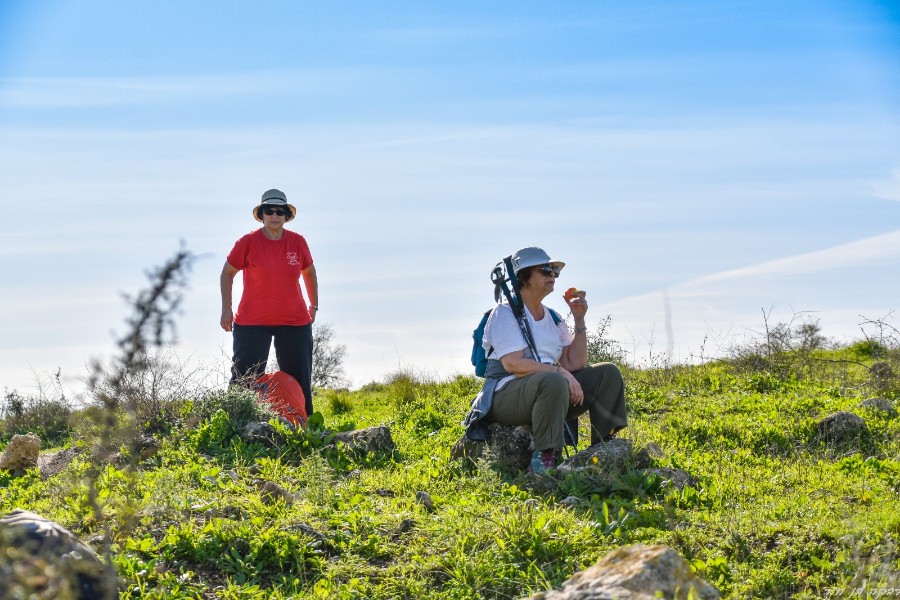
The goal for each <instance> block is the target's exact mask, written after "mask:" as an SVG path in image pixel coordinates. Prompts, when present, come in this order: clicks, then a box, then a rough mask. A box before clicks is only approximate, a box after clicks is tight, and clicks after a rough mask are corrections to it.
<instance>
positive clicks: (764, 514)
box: [0, 342, 900, 598]
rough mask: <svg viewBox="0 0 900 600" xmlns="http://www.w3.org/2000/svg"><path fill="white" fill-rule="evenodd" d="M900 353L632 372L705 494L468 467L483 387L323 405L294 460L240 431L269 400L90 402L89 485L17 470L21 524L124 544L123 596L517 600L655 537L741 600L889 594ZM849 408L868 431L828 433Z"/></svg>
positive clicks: (66, 438) (391, 392)
mask: <svg viewBox="0 0 900 600" xmlns="http://www.w3.org/2000/svg"><path fill="white" fill-rule="evenodd" d="M897 358H898V357H897V352H896V350H890V349H888V348H883V347H880V346H879V345H878V344H873V343H870V342H865V343H860V344H856V345H855V346H852V347H850V348H843V349H838V350H802V349H800V350H791V351H786V352H781V353H773V354H771V355H769V356H762V355H759V354H755V353H750V354H747V355H746V356H742V357H738V358H736V359H735V360H731V361H719V362H713V363H708V364H704V365H697V366H661V367H659V368H652V369H633V368H628V367H626V368H624V370H623V371H624V374H625V377H626V382H627V389H628V400H629V403H630V426H629V427H628V428H627V429H626V430H625V431H624V432H623V434H624V435H623V437H625V438H626V439H630V440H631V441H632V443H633V444H634V445H635V446H636V447H638V446H644V445H646V444H648V443H650V442H652V443H654V444H656V446H658V447H659V449H661V450H662V455H663V456H662V457H661V458H657V461H656V462H657V466H670V467H677V468H681V469H684V470H685V471H687V472H688V473H689V474H690V475H691V476H692V477H693V478H694V479H695V481H696V484H695V485H693V486H689V487H686V488H684V489H683V490H678V489H677V488H675V487H673V486H670V485H667V482H666V481H664V480H662V479H660V478H658V477H653V476H647V475H645V474H642V473H641V472H640V471H637V470H634V471H631V472H629V473H626V474H625V475H624V476H621V477H615V478H604V477H590V476H585V475H583V474H573V475H569V476H567V477H564V478H563V477H559V479H558V482H557V483H558V487H557V488H556V489H555V490H552V491H550V492H547V493H540V492H537V491H534V488H533V486H529V484H528V478H527V477H525V476H524V475H523V474H521V473H519V474H503V473H498V472H496V471H494V470H492V469H491V468H490V467H489V466H488V465H487V464H485V463H481V464H478V465H476V466H474V467H466V466H465V465H461V464H459V463H455V462H452V461H451V460H450V448H451V446H452V445H453V443H454V442H455V441H456V440H457V439H458V438H459V436H460V434H461V431H462V429H461V426H460V422H461V420H462V418H463V416H464V414H465V412H466V410H467V407H468V403H469V401H470V399H471V397H472V396H473V395H474V394H475V392H476V391H477V389H478V388H479V386H480V381H479V380H477V379H475V378H474V377H457V378H454V379H452V380H449V381H440V382H438V381H427V380H422V379H421V378H418V377H416V376H415V375H414V374H411V373H396V374H394V375H392V376H390V377H388V378H387V379H386V381H385V382H384V383H373V384H370V385H367V386H365V387H363V388H362V389H360V390H358V391H353V392H350V391H346V390H320V391H319V393H318V395H317V396H316V398H315V401H316V406H317V409H318V410H319V411H321V417H322V418H321V419H318V418H317V419H314V422H313V423H312V426H311V428H310V430H309V431H306V432H304V431H298V432H292V431H290V430H288V429H286V428H285V427H284V426H282V425H280V424H277V422H275V423H276V425H275V427H276V428H277V429H278V430H279V432H280V434H281V435H283V436H284V438H283V443H282V444H281V445H280V446H278V447H276V448H267V447H266V446H265V445H262V444H255V443H251V444H248V443H245V442H243V441H242V440H241V438H240V437H239V436H237V435H235V433H236V431H237V430H238V429H239V428H240V427H241V426H242V425H243V424H244V423H245V422H248V421H252V420H254V419H257V418H259V417H260V416H263V417H264V416H265V415H261V413H260V410H261V409H260V408H259V407H258V406H256V405H255V402H254V399H253V396H252V395H249V394H241V393H237V392H223V391H216V390H210V391H204V390H197V391H196V393H195V394H193V395H192V396H191V397H182V398H178V399H172V398H169V399H167V400H165V401H162V400H160V399H159V398H157V399H156V400H155V401H154V400H153V399H152V398H143V399H141V401H140V402H139V403H138V404H136V406H140V407H141V410H140V411H138V413H137V414H136V415H134V416H135V417H136V419H137V420H134V421H133V420H129V419H128V416H127V413H125V412H124V411H122V412H120V413H119V414H118V418H119V422H118V424H117V425H114V424H111V423H110V422H108V421H107V422H106V424H105V425H103V419H100V418H98V415H101V414H103V412H102V411H100V410H99V409H90V410H88V411H85V412H83V413H79V414H78V415H77V419H76V422H77V423H78V425H77V426H76V427H74V428H73V429H72V430H71V431H70V432H57V437H56V440H57V441H58V443H60V444H61V447H62V446H66V447H74V448H77V449H80V450H81V451H80V452H79V453H78V454H77V455H76V457H75V459H74V461H73V462H72V464H71V465H69V466H68V468H66V469H64V470H62V472H60V473H59V474H57V475H54V476H51V477H47V478H42V477H41V475H40V474H39V473H38V472H37V470H34V471H30V472H28V473H26V474H24V475H19V476H14V475H12V474H8V473H3V474H0V493H2V495H0V513H4V514H5V513H6V512H8V511H10V510H12V509H14V508H27V509H29V510H32V511H34V512H37V513H39V514H42V515H44V516H46V517H48V518H51V519H53V520H56V521H57V522H59V523H61V524H62V525H64V526H66V527H67V528H69V529H70V530H71V531H73V532H74V533H76V534H77V535H78V536H79V537H80V538H81V539H83V540H87V541H89V542H90V543H92V544H93V545H94V546H95V547H96V548H100V549H102V547H103V545H104V544H103V542H104V536H105V534H106V532H107V531H108V533H109V539H110V540H111V548H110V549H111V556H112V560H113V561H114V564H115V567H116V570H117V571H118V573H119V576H120V578H121V585H122V587H121V589H122V594H121V597H122V598H290V597H298V598H300V597H321V598H474V597H486V598H518V597H521V596H525V595H528V594H530V593H534V592H536V591H540V590H545V589H548V588H551V587H554V586H559V585H560V584H561V583H562V582H563V581H565V580H566V579H567V578H569V577H570V576H571V575H572V574H573V573H574V572H576V571H578V570H580V569H583V568H585V567H587V566H590V565H591V564H593V563H594V562H596V561H597V559H598V558H600V557H602V556H603V555H604V554H606V553H607V552H609V551H610V550H612V549H614V548H617V547H619V546H622V545H626V544H632V543H637V542H642V543H663V544H667V545H669V546H671V547H672V548H674V549H676V550H677V551H678V552H679V553H681V555H682V556H684V557H685V558H686V559H687V560H688V561H690V563H691V565H692V566H693V568H694V569H695V570H696V571H697V572H698V573H699V574H701V575H702V576H703V577H704V578H706V579H707V580H709V581H710V582H711V583H713V584H714V585H715V586H716V587H717V588H718V589H719V590H720V591H721V592H722V594H723V597H728V598H820V597H825V596H828V595H832V596H838V597H839V596H841V595H844V596H849V595H851V594H853V593H855V592H857V591H860V590H861V589H865V590H866V593H868V594H869V596H868V597H877V596H876V595H877V593H878V590H890V589H897V588H900V551H898V547H897V543H898V539H900V511H898V510H897V508H898V506H900V504H898V492H900V435H898V433H900V419H898V418H897V417H896V410H895V409H894V408H893V407H895V406H896V401H897V397H898V395H900V384H898V379H897V377H896V376H895V373H896V365H897ZM876 363H877V364H879V365H883V366H882V367H877V366H876V367H875V368H873V365H876ZM148 389H149V388H148ZM872 398H883V399H885V400H887V401H888V402H887V403H884V402H882V403H875V402H868V403H866V402H864V401H866V400H869V399H872ZM892 403H893V407H892ZM40 408H41V407H37V408H36V409H35V410H37V409H40ZM46 409H47V408H46V406H44V407H43V410H46ZM838 411H848V412H851V413H855V414H857V415H859V416H860V417H862V418H863V419H864V422H865V428H864V429H863V431H862V432H861V433H858V434H852V435H850V436H849V437H846V439H837V438H836V437H835V436H826V435H824V432H823V430H822V429H821V427H820V425H819V424H820V422H821V421H822V420H823V419H824V418H825V417H827V416H828V415H831V414H833V413H835V412H838ZM20 421H21V419H20ZM22 422H24V421H22ZM31 423H32V425H33V424H34V423H35V421H31ZM44 423H45V424H49V423H50V419H47V420H45V421H44ZM13 425H15V423H14V422H12V421H11V420H10V419H9V418H8V419H7V420H6V421H5V422H4V426H5V429H4V431H5V437H4V439H5V440H7V441H8V439H9V437H10V436H11V434H12V433H15V431H13V429H14V427H13ZM121 425H124V426H125V427H121ZM374 425H386V426H388V427H389V428H390V432H391V436H392V438H393V441H394V443H395V444H396V449H395V450H394V451H393V452H376V453H356V452H354V451H352V450H351V449H350V448H349V447H348V446H345V445H340V444H339V445H338V446H336V447H335V446H331V445H326V444H325V443H324V442H325V441H327V439H328V435H324V436H323V433H322V430H323V428H326V427H327V429H328V430H332V431H339V430H352V429H360V428H364V427H369V426H374ZM583 425H584V424H583ZM104 427H106V428H107V431H104ZM39 433H46V432H39ZM134 434H139V435H137V436H135V435H134ZM129 435H131V437H129ZM116 436H124V437H116ZM147 436H151V437H152V440H151V439H150V438H148V437H147ZM135 439H138V440H139V443H137V444H135V442H134V440H135ZM582 439H584V437H582ZM45 446H46V443H45ZM101 446H103V447H106V448H109V449H117V450H119V451H120V452H119V453H118V454H116V455H114V456H112V457H110V456H108V455H106V456H102V457H101V456H100V455H99V454H98V453H97V452H91V451H90V450H91V449H94V450H96V449H97V448H99V447H101ZM148 446H150V447H152V449H153V450H152V451H151V452H144V456H146V458H143V459H141V458H140V454H139V450H140V449H141V448H147V447H148ZM129 448H131V453H130V454H129ZM45 452H46V448H45ZM129 457H133V458H131V459H129ZM101 459H102V460H101ZM601 467H602V465H601ZM265 482H272V483H274V484H278V487H271V486H270V487H268V488H266V487H264V486H265V485H267V484H265ZM92 488H94V491H95V492H96V494H95V495H94V500H95V502H94V503H93V506H92V501H91V494H90V491H91V489H92ZM272 490H276V492H272ZM277 490H286V491H287V492H288V494H289V495H287V494H286V495H284V496H283V497H281V498H280V499H279V496H278V494H281V493H282V492H280V491H277ZM529 490H532V491H529ZM420 492H424V493H425V494H427V496H428V497H430V501H431V502H430V503H428V502H426V501H425V500H424V498H425V495H423V494H421V493H420ZM272 493H275V496H273V495H272ZM572 496H575V497H577V501H573V499H572V498H571V497H572ZM285 498H286V499H287V501H285ZM564 498H569V500H567V502H566V503H564V504H561V500H562V499H564ZM429 504H430V506H429ZM107 528H108V529H107ZM859 597H867V596H859Z"/></svg>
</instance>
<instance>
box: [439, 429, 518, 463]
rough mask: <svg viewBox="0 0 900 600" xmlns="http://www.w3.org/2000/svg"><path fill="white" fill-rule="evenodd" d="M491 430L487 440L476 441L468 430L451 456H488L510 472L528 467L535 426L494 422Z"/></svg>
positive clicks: (488, 458) (455, 446)
mask: <svg viewBox="0 0 900 600" xmlns="http://www.w3.org/2000/svg"><path fill="white" fill-rule="evenodd" d="M488 432H489V437H488V441H487V442H476V441H472V440H470V439H468V438H467V437H466V436H465V434H464V435H463V436H462V438H460V440H459V441H458V442H456V444H455V445H454V446H453V450H452V451H451V453H450V455H451V457H452V458H453V459H454V460H458V459H463V458H466V459H469V460H472V461H475V460H478V459H479V458H482V457H484V458H486V459H487V460H488V462H490V463H491V464H492V465H494V466H495V467H497V468H498V469H500V470H501V471H504V472H506V473H518V472H519V471H524V470H525V468H526V467H527V466H528V463H530V462H531V452H532V450H531V449H532V441H531V429H530V428H528V427H525V426H524V425H520V426H513V425H501V424H500V423H490V424H489V425H488Z"/></svg>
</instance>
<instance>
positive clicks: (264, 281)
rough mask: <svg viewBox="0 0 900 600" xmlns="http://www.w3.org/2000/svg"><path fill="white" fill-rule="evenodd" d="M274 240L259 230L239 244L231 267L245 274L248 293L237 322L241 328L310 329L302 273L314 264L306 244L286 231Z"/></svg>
mask: <svg viewBox="0 0 900 600" xmlns="http://www.w3.org/2000/svg"><path fill="white" fill-rule="evenodd" d="M283 231H284V233H283V234H282V236H281V239H280V240H270V239H269V238H267V237H266V235H265V234H264V233H263V231H262V229H257V230H256V231H253V232H251V233H248V234H247V235H245V236H244V237H242V238H241V239H239V240H238V241H237V243H235V245H234V248H232V249H231V252H230V253H229V254H228V264H230V265H231V266H232V267H234V268H235V269H237V270H238V271H243V272H244V292H243V293H242V294H241V303H240V304H239V305H238V310H237V313H236V314H235V315H234V322H235V323H237V324H238V325H307V324H309V323H310V322H311V321H312V319H310V318H309V309H308V308H307V307H306V300H305V299H304V298H303V293H302V292H301V291H300V273H301V271H303V269H306V268H308V267H310V266H312V264H313V259H312V255H311V254H310V253H309V246H308V245H307V244H306V240H305V239H304V238H303V236H302V235H300V234H299V233H294V232H293V231H288V230H287V229H285V230H283Z"/></svg>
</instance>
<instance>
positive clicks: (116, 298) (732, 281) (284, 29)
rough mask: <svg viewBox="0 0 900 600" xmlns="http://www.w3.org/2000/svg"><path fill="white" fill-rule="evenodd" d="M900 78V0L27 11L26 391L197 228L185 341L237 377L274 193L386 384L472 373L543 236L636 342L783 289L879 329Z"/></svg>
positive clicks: (363, 362)
mask: <svg viewBox="0 0 900 600" xmlns="http://www.w3.org/2000/svg"><path fill="white" fill-rule="evenodd" d="M898 67H900V8H898V7H897V5H896V4H893V3H887V2H880V3H879V2H866V1H861V0H860V1H841V2H827V1H817V2H804V1H800V2H792V3H784V2H774V1H753V2H749V1H748V2H692V1H687V2H679V3H671V2H637V3H627V4H626V3H614V2H593V3H586V2H579V3H550V2H456V3H446V4H440V5H438V4H427V3H421V2H416V3H413V2H386V3H377V4H376V3H370V2H353V3H348V2H343V3H309V2H266V3H250V2H234V3H227V5H226V4H225V3H213V2H192V3H188V4H186V3H180V2H154V3H143V4H138V3H117V2H111V1H81V2H70V1H59V2H29V3H25V2H0V159H2V160H0V191H2V193H0V203H2V208H3V214H4V218H3V219H2V223H0V235H2V238H0V239H2V240H3V243H2V246H0V268H2V272H3V275H4V277H3V283H2V288H0V290H2V294H0V386H3V387H6V388H9V389H13V388H15V389H19V390H21V391H26V392H27V391H29V390H31V389H33V387H34V384H35V378H36V374H37V375H38V376H39V375H40V374H41V373H48V372H55V371H56V370H57V368H61V369H62V374H63V379H64V380H65V381H66V382H67V385H72V386H73V388H74V387H77V385H78V383H77V381H78V379H79V378H81V377H83V376H84V375H85V374H86V368H85V365H86V363H87V362H89V361H90V359H91V358H102V357H104V356H108V355H109V354H110V353H111V352H112V351H113V349H114V348H113V346H114V342H113V339H114V337H113V336H114V332H115V331H116V330H120V329H121V328H122V327H123V326H122V325H121V323H122V318H123V316H124V315H125V314H126V308H125V306H124V304H123V302H122V300H121V297H120V293H121V292H134V291H136V290H137V289H139V288H140V287H141V286H142V284H143V282H144V278H143V271H144V269H146V268H148V267H151V266H153V265H156V264H159V263H161V262H162V261H163V260H165V259H166V258H167V257H168V256H170V255H171V254H172V253H173V252H174V251H175V250H176V249H177V248H178V246H179V243H180V242H181V241H182V240H183V241H184V242H185V243H186V245H187V247H188V248H189V249H190V250H191V251H193V252H195V253H197V254H200V255H201V256H202V258H201V259H200V260H199V261H198V262H197V264H196V266H195V268H194V271H193V274H192V277H191V288H190V290H189V291H188V295H187V297H186V300H185V305H184V313H183V314H182V316H181V318H180V320H179V334H180V335H179V343H178V345H177V346H176V347H175V352H176V353H177V355H178V356H179V357H183V358H185V360H192V361H197V362H198V363H199V364H202V365H208V366H209V368H210V369H211V370H212V372H214V373H215V372H224V370H225V366H224V365H225V361H226V360H227V356H228V355H229V353H230V343H231V340H230V335H229V334H225V333H224V332H222V331H221V330H220V329H219V328H218V326H217V321H218V313H219V296H218V281H217V276H218V272H219V270H220V269H221V265H222V262H223V261H224V257H225V255H226V254H227V252H228V250H229V249H230V248H231V245H232V244H233V242H234V240H236V239H237V238H238V237H239V236H240V235H242V234H243V233H246V232H247V231H249V230H250V229H252V228H253V227H254V226H255V221H253V220H252V218H251V217H250V209H251V208H252V206H253V205H254V204H255V201H256V199H257V198H258V197H259V194H260V193H261V192H262V191H263V190H265V189H268V188H270V187H278V188H280V189H282V190H284V191H285V192H286V193H287V195H288V198H289V199H290V200H291V201H292V203H294V204H295V205H296V206H297V207H298V209H299V211H300V214H299V217H298V219H297V220H296V221H295V222H294V224H293V226H292V228H293V229H295V230H296V231H299V232H301V233H303V234H304V235H305V236H306V237H307V239H308V240H309V242H310V245H311V247H312V251H313V256H314V258H315V261H316V264H317V266H318V271H319V275H320V284H321V301H320V304H321V305H322V312H321V314H320V319H321V320H322V321H325V322H329V323H331V324H332V325H333V326H334V328H335V330H336V333H337V339H338V341H339V342H342V343H344V344H346V345H347V348H348V355H347V361H346V362H347V370H348V373H349V375H350V376H351V379H352V383H353V384H354V385H359V384H362V383H365V382H367V381H370V380H373V379H374V380H377V379H380V378H381V377H383V376H384V375H386V374H388V373H389V372H391V371H396V370H397V369H400V368H404V369H412V370H416V371H420V372H422V373H425V374H430V375H437V376H443V375H447V374H451V373H454V372H467V371H468V370H469V369H470V366H469V364H468V356H469V349H470V344H471V338H470V333H471V329H472V328H473V327H474V324H475V322H477V320H478V316H479V315H480V313H481V312H482V311H483V310H484V309H485V308H486V307H487V306H488V305H489V304H490V302H491V301H492V297H491V288H490V283H489V279H488V274H489V271H490V269H491V267H492V266H493V264H494V263H495V262H496V261H497V260H499V259H500V258H501V257H502V256H504V255H506V254H508V253H510V252H512V251H513V250H515V249H516V248H518V247H521V246H526V245H540V246H543V247H544V248H546V249H547V250H548V252H550V254H551V255H553V256H555V257H559V258H561V259H563V260H565V261H567V263H568V266H567V268H566V269H565V271H564V272H563V277H562V278H561V279H560V284H559V285H560V288H561V289H563V288H565V287H569V286H570V285H574V286H577V287H579V288H581V289H585V290H588V299H589V301H590V302H591V312H590V313H589V315H588V316H589V320H590V319H591V318H593V319H594V321H595V322H596V321H599V319H600V318H602V317H603V316H605V315H606V314H610V315H611V316H612V323H613V335H614V336H615V337H616V338H617V339H620V340H621V341H622V342H623V343H624V344H625V345H626V347H627V348H629V350H631V351H633V352H634V356H635V359H636V360H644V361H646V360H647V355H648V354H649V353H650V352H651V351H652V352H654V353H658V352H660V351H666V350H668V349H671V352H672V354H673V356H674V358H676V359H679V360H687V359H689V358H691V357H695V356H697V355H698V354H699V353H700V351H701V347H702V348H703V352H704V355H709V354H713V353H715V352H716V351H720V352H721V351H724V350H725V349H726V348H727V346H728V345H729V344H730V343H732V342H733V341H734V340H736V339H739V338H740V337H741V336H743V335H745V334H747V332H749V331H752V330H754V329H759V327H760V324H761V322H762V318H761V316H762V312H763V311H768V310H770V309H771V311H772V314H771V317H772V318H773V319H775V320H787V319H789V318H790V317H791V316H792V315H793V313H795V312H808V314H809V315H810V316H812V317H813V318H819V319H820V321H821V324H822V326H823V328H824V331H825V333H826V334H827V335H830V336H832V337H835V338H838V339H851V338H854V337H858V336H859V334H860V331H859V326H858V324H859V323H860V322H861V320H862V318H861V317H860V315H864V316H867V317H870V318H872V317H875V318H877V317H882V316H884V315H886V314H888V313H889V312H890V311H891V310H894V309H897V308H898V304H897V298H898V297H900V284H898V283H897V280H898V277H897V265H898V258H900V110H898V107H900V68H898ZM548 303H549V304H550V305H552V306H555V307H557V308H560V307H561V306H562V304H563V303H562V301H561V299H558V298H556V299H550V300H548ZM667 315H669V321H668V324H667ZM895 322H896V321H895ZM704 338H705V339H706V340H707V342H706V343H705V345H704ZM187 357H190V358H189V359H188V358H187Z"/></svg>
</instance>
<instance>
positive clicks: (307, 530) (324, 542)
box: [287, 523, 334, 553]
mask: <svg viewBox="0 0 900 600" xmlns="http://www.w3.org/2000/svg"><path fill="white" fill-rule="evenodd" d="M287 528H288V529H289V530H291V531H299V532H300V533H302V534H303V535H305V536H306V537H308V538H311V539H312V540H315V542H317V544H318V546H319V547H320V548H322V549H323V550H325V551H326V552H329V553H330V552H333V551H334V546H333V545H332V543H331V541H330V540H329V539H328V538H327V537H326V536H325V535H324V534H322V533H320V532H319V531H317V530H316V529H315V528H313V527H310V526H309V525H307V524H306V523H292V524H291V525H288V527H287Z"/></svg>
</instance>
